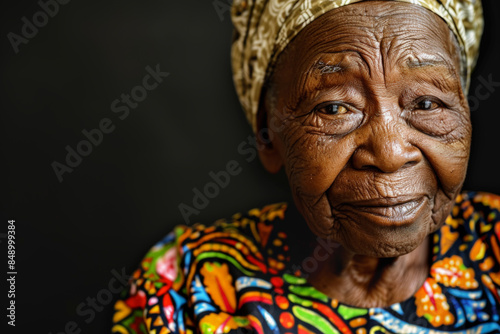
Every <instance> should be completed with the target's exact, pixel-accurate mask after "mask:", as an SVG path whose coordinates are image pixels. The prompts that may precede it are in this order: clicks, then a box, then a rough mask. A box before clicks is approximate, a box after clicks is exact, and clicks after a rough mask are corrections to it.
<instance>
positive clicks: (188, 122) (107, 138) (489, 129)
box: [0, 0, 500, 334]
mask: <svg viewBox="0 0 500 334" xmlns="http://www.w3.org/2000/svg"><path fill="white" fill-rule="evenodd" d="M484 2H485V4H484V5H485V8H486V11H485V12H486V19H487V26H486V33H485V37H484V41H483V44H482V54H481V58H480V61H479V66H478V67H477V70H476V72H475V75H474V77H473V79H472V83H473V85H472V89H471V95H472V96H473V98H472V100H471V101H473V102H474V106H475V107H474V108H473V109H474V111H473V122H474V141H473V150H472V152H473V153H472V157H471V163H470V165H469V174H468V179H467V182H466V185H465V188H466V189H474V190H476V189H477V190H485V191H490V192H496V193H500V178H499V177H498V169H499V166H500V165H499V164H498V159H497V158H496V157H497V156H498V154H499V144H500V140H499V137H498V132H499V122H500V111H499V108H498V103H499V102H500V97H499V96H500V95H499V94H498V92H499V91H500V87H496V88H494V89H496V90H497V91H494V89H493V88H492V90H493V91H492V92H489V93H490V94H489V96H486V95H487V94H486V93H488V91H487V90H485V87H484V83H483V81H488V79H489V78H490V79H491V80H493V81H495V82H498V81H500V64H499V52H500V47H499V38H498V33H499V32H500V22H499V18H500V17H499V16H500V15H499V14H500V2H498V1H491V0H490V1H484ZM228 3H229V0H216V1H197V2H193V1H176V2H173V1H164V0H163V1H158V0H151V1H139V0H126V1H124V0H120V1H118V0H108V1H105V2H102V1H96V0H86V1H78V0H73V1H70V2H69V3H67V4H64V5H60V6H59V11H58V13H57V14H55V15H54V17H50V18H49V19H48V20H47V22H45V24H43V23H44V22H43V17H42V16H37V19H38V20H39V25H41V27H40V28H38V32H37V33H36V35H34V32H33V31H31V36H32V37H31V38H27V39H25V40H23V42H21V44H19V45H18V49H19V50H18V52H17V53H16V52H15V50H14V47H13V46H12V43H11V42H10V41H9V38H8V36H9V35H8V34H9V33H11V32H12V33H14V34H17V35H19V36H22V28H23V25H24V24H25V23H24V22H23V19H22V18H23V17H26V18H27V19H28V21H30V22H33V15H34V14H36V13H37V12H39V11H40V10H41V7H40V5H39V4H38V3H37V2H36V1H24V2H16V3H14V4H13V2H12V3H10V5H9V7H3V9H2V11H1V14H0V15H1V16H2V20H1V29H2V31H1V35H2V36H3V37H2V54H3V62H2V75H1V85H2V96H1V101H2V111H1V118H2V119H1V122H0V126H1V127H0V131H1V134H2V141H1V144H0V145H1V154H2V158H4V159H3V161H2V163H1V165H2V167H3V168H2V171H3V173H2V175H3V176H4V177H3V178H2V184H1V185H2V187H1V191H2V193H3V195H4V197H3V200H2V201H1V209H2V210H1V219H2V221H1V225H0V226H1V228H0V242H1V243H0V249H1V254H2V255H1V256H0V259H2V260H1V261H2V264H1V266H0V268H2V269H1V274H2V275H5V274H6V272H7V269H6V266H7V258H6V255H7V248H6V247H7V246H6V239H5V233H6V232H7V220H8V219H15V220H16V223H15V225H16V233H17V234H16V270H17V272H18V274H17V280H16V327H15V329H14V328H9V331H7V333H11V332H12V333H26V330H28V329H34V328H37V333H50V332H52V333H54V334H55V333H60V332H64V331H65V327H66V328H67V330H66V332H68V333H69V332H72V331H73V330H72V327H78V328H79V329H81V330H82V333H106V332H109V327H110V319H111V317H112V302H110V301H108V300H107V298H108V297H109V296H112V297H113V298H114V299H116V298H117V293H112V292H108V291H110V290H109V287H108V284H109V282H111V281H112V278H113V277H114V274H113V272H115V274H116V272H119V273H121V272H122V271H125V272H126V273H127V274H130V273H132V271H133V269H134V268H135V267H136V266H137V265H138V263H139V261H140V259H141V258H142V256H143V255H144V253H145V252H146V251H147V250H148V249H149V248H150V247H151V246H152V245H153V244H154V243H155V242H156V241H158V240H159V239H160V238H162V237H163V235H165V234H166V233H168V232H169V230H170V229H171V228H172V226H173V225H174V224H179V223H184V219H183V217H182V215H181V213H180V211H179V209H178V206H179V204H180V203H185V204H187V205H192V200H193V196H194V193H193V188H199V189H201V188H203V186H204V185H205V184H206V183H207V182H209V181H210V175H209V172H211V171H214V172H217V171H220V170H224V169H225V168H226V164H227V163H228V162H229V161H231V160H236V161H237V162H238V163H239V166H240V167H241V169H242V172H241V173H240V174H239V175H236V176H234V177H232V178H231V181H230V183H229V185H228V186H227V187H225V188H224V189H221V191H220V193H219V195H218V196H217V197H215V198H213V199H210V202H209V203H208V205H207V206H206V208H204V209H203V210H200V212H199V213H198V214H193V215H192V216H191V217H190V218H191V221H199V220H201V221H206V222H210V221H212V220H214V219H216V218H220V217H222V216H228V215H230V214H232V213H234V212H236V211H239V210H246V209H249V208H251V207H254V206H258V205H263V204H265V203H270V202H276V201H282V200H287V199H288V195H287V191H288V189H287V185H286V182H285V181H284V177H283V175H278V176H270V175H267V173H266V172H265V171H264V170H263V168H262V167H261V166H260V163H259V161H258V159H254V160H252V161H250V162H248V161H247V160H246V159H247V158H249V156H248V155H241V154H239V153H238V151H237V147H238V145H240V144H241V143H244V144H242V145H247V144H246V143H248V137H249V135H251V130H250V127H249V126H248V125H247V123H246V120H245V118H244V116H243V112H242V111H241V108H240V106H239V104H238V100H237V97H236V95H235V92H234V88H233V85H232V81H231V70H230V55H229V48H230V41H231V33H232V31H231V23H230V17H229V12H228V11H227V9H228V7H227V6H228V5H227V4H228ZM214 4H216V5H217V8H218V9H216V8H215V6H214ZM4 6H5V5H4ZM35 16H36V15H35ZM26 32H27V33H28V34H29V33H30V32H29V31H25V33H26ZM10 36H11V37H12V36H13V35H12V34H11V35H10ZM157 64H159V68H160V70H161V71H164V72H169V76H168V77H166V78H164V80H163V82H162V83H161V84H159V85H158V87H157V88H156V89H154V90H151V91H149V92H147V97H146V98H145V99H144V101H142V102H140V103H139V104H138V106H136V107H135V109H130V114H129V115H128V116H127V117H125V118H124V119H123V120H121V119H120V118H119V116H122V117H123V116H124V114H123V109H122V112H120V113H114V112H113V110H112V108H111V103H112V102H113V101H114V100H115V99H117V98H118V99H119V98H120V96H121V94H122V93H125V94H130V92H131V90H133V89H136V93H137V92H140V88H135V87H136V86H138V85H139V86H140V85H142V80H143V78H144V76H145V75H146V74H147V73H148V72H147V70H146V67H147V66H150V67H151V68H155V67H156V66H157ZM480 78H482V79H480ZM481 85H482V86H483V88H481V89H480V90H479V91H477V92H479V93H477V92H476V87H478V86H481ZM120 106H123V105H120ZM105 118H108V119H109V120H111V122H112V125H113V126H114V128H113V129H114V130H113V131H112V132H111V133H107V134H104V135H103V138H102V142H101V143H100V144H99V145H94V146H93V148H92V152H91V153H90V154H89V155H88V156H86V157H83V159H82V161H81V162H80V164H79V165H78V166H76V167H75V168H73V171H72V172H71V173H64V174H63V175H62V178H63V181H62V182H59V180H58V177H57V176H56V174H55V172H54V170H53V167H52V165H51V164H53V162H54V161H57V162H60V163H65V158H66V154H67V151H66V146H68V145H69V146H70V147H71V148H73V149H76V147H77V145H78V143H79V142H80V141H81V140H84V139H85V136H84V135H83V134H82V131H83V130H87V131H90V130H92V129H95V128H97V127H99V123H100V122H101V120H103V119H105ZM1 279H2V280H1V282H2V283H1V291H0V296H1V297H0V303H3V304H1V309H2V310H3V311H2V312H1V314H0V319H2V320H1V322H2V325H4V324H5V323H6V322H7V318H6V317H5V314H6V311H4V310H5V307H6V302H7V301H8V299H7V297H6V294H7V289H8V287H7V285H6V284H5V282H6V281H5V278H4V276H2V278H1ZM113 282H114V281H113ZM119 285H120V284H119V283H116V286H115V288H117V287H119ZM96 297H100V301H99V300H97V301H96V305H94V311H90V309H91V308H92V306H91V305H90V304H91V303H92V299H93V298H96ZM102 304H107V305H104V307H101V306H102ZM72 322H74V323H72ZM68 328H69V329H68ZM76 332H77V331H76Z"/></svg>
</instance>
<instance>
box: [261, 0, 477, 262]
mask: <svg viewBox="0 0 500 334" xmlns="http://www.w3.org/2000/svg"><path fill="white" fill-rule="evenodd" d="M457 50H458V49H457V47H456V44H455V40H454V36H453V35H452V33H451V32H450V30H449V28H448V27H447V25H446V23H445V22H444V21H442V20H441V19H440V18H439V17H438V16H437V15H435V14H433V13H432V12H430V11H427V10H426V9H424V8H421V7H419V6H415V5H411V4H406V3H400V2H392V1H391V2H380V1H376V2H372V1H369V2H362V3H358V4H354V5H349V6H345V7H342V8H339V9H337V10H333V11H331V12H328V13H327V14H325V15H323V16H321V17H320V18H319V19H317V20H315V21H314V22H312V23H311V24H310V25H309V26H308V27H306V28H305V29H304V30H303V31H302V32H301V33H300V34H299V35H298V36H297V38H296V39H295V40H294V41H293V42H292V43H291V44H290V45H289V46H288V47H287V50H285V52H284V53H283V54H282V55H281V56H280V59H279V62H278V64H277V66H276V69H275V73H274V75H273V78H272V81H271V86H270V88H269V90H268V91H267V93H266V95H265V96H266V98H265V102H264V107H263V109H261V112H262V114H264V115H267V120H268V123H269V128H270V138H271V144H270V145H268V146H267V148H266V149H265V150H264V151H262V152H261V159H262V161H263V163H264V165H265V166H266V167H267V168H268V169H269V170H272V171H275V170H276V169H277V167H279V166H281V165H283V166H284V167H285V170H286V173H287V175H288V179H289V183H290V187H291V191H292V193H293V196H294V200H295V203H296V205H297V207H298V209H299V211H300V212H301V213H302V215H303V216H304V218H305V220H306V221H307V223H308V225H309V227H310V228H311V229H312V231H313V232H315V233H316V234H317V235H319V236H322V237H331V238H333V239H334V240H336V241H337V242H340V243H341V244H342V245H343V246H344V247H345V248H347V249H348V250H350V251H353V252H355V253H357V254H363V255H368V256H376V257H393V256H399V255H402V254H406V253H408V252H410V251H412V250H413V249H415V248H416V247H417V246H418V245H420V244H421V243H422V241H423V240H424V239H425V237H426V236H428V235H429V234H430V233H432V232H434V231H435V230H437V229H438V228H439V227H440V226H441V224H442V223H443V222H444V220H445V219H446V217H447V215H448V214H449V212H450V210H451V207H452V205H453V202H454V198H455V196H456V195H457V193H458V192H459V191H460V188H461V186H462V184H463V181H464V178H465V172H466V168H467V160H468V158H469V146H470V136H471V125H470V118H469V108H468V105H467V101H466V97H465V96H464V94H463V91H462V87H461V83H460V77H459V73H460V70H459V55H458V51H457ZM276 119H279V120H282V121H283V122H284V123H283V126H282V127H280V128H278V129H276V127H273V126H272V124H271V121H275V120H276ZM265 126H266V124H263V125H262V127H261V128H263V127H265ZM273 129H274V131H273Z"/></svg>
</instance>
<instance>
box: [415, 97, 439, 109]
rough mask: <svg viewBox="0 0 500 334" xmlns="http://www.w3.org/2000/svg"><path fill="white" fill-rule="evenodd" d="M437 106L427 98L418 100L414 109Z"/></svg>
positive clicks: (434, 107)
mask: <svg viewBox="0 0 500 334" xmlns="http://www.w3.org/2000/svg"><path fill="white" fill-rule="evenodd" d="M438 107H439V104H438V103H436V102H434V101H432V100H429V99H425V100H422V101H420V102H418V103H417V105H416V106H415V109H419V110H434V109H436V108H438Z"/></svg>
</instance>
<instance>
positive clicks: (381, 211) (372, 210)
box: [341, 196, 426, 226]
mask: <svg viewBox="0 0 500 334" xmlns="http://www.w3.org/2000/svg"><path fill="white" fill-rule="evenodd" d="M425 202H426V201H425V196H418V197H415V196H399V197H390V198H376V199H368V200H361V201H355V202H350V203H345V206H346V207H345V208H344V209H347V211H349V212H350V213H351V214H354V215H356V216H358V218H362V220H367V221H369V222H372V223H375V224H377V225H382V226H404V225H410V224H412V223H413V222H414V221H415V218H416V217H418V216H419V215H420V213H421V211H422V210H423V208H424V206H425V205H424V204H425ZM344 209H341V211H345V210H344Z"/></svg>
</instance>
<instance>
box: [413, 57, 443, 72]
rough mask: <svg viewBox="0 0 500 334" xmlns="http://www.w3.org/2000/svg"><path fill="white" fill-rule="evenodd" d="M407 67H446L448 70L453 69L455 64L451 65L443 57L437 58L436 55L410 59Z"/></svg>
mask: <svg viewBox="0 0 500 334" xmlns="http://www.w3.org/2000/svg"><path fill="white" fill-rule="evenodd" d="M405 65H406V67H407V68H410V69H416V68H426V67H444V68H446V69H447V70H450V71H452V70H453V66H451V65H450V64H449V63H448V62H447V61H445V60H442V59H436V58H434V57H424V58H423V59H416V58H413V59H408V60H407V61H406V62H405Z"/></svg>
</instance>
